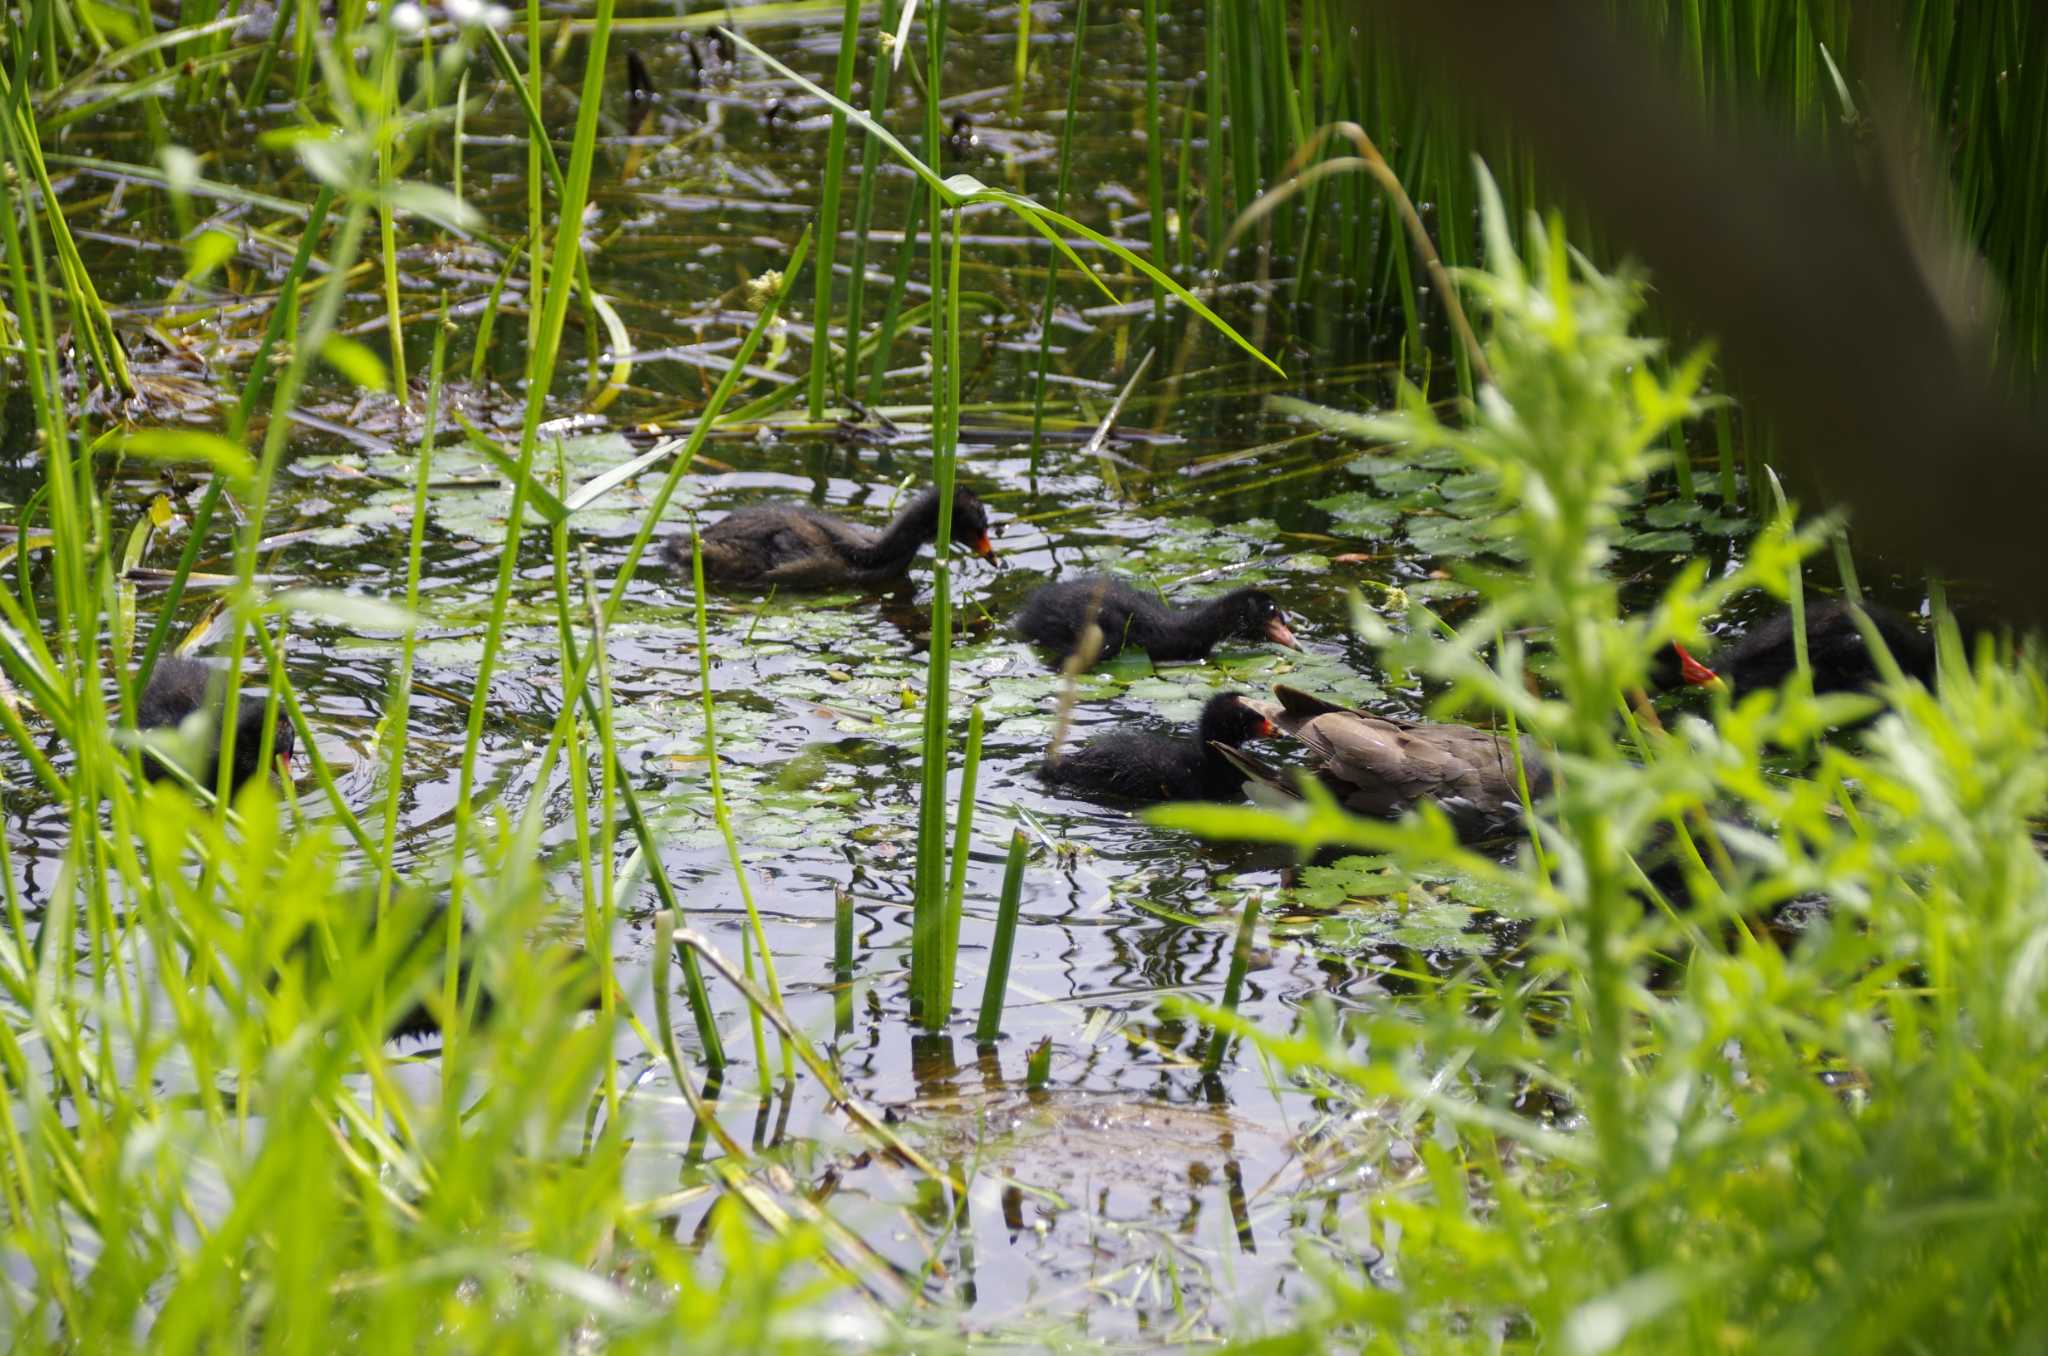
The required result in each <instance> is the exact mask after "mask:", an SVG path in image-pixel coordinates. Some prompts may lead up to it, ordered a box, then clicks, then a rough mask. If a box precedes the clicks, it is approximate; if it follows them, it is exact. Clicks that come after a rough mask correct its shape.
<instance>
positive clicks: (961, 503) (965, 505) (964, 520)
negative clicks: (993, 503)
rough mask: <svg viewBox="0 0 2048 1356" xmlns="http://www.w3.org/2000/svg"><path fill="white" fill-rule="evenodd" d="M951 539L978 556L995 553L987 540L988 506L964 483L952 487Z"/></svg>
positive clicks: (994, 549)
mask: <svg viewBox="0 0 2048 1356" xmlns="http://www.w3.org/2000/svg"><path fill="white" fill-rule="evenodd" d="M953 540H954V541H956V542H958V543H959V544H960V545H962V546H964V547H966V548H967V549H968V550H970V551H972V552H974V554H976V555H978V556H987V557H991V558H992V557H994V555H995V553H996V548H995V547H993V546H991V545H989V540H988V506H987V505H985V504H983V503H982V502H981V496H980V495H978V494H976V493H975V492H974V491H973V490H970V489H968V488H967V487H966V486H965V485H955V486H954V487H953Z"/></svg>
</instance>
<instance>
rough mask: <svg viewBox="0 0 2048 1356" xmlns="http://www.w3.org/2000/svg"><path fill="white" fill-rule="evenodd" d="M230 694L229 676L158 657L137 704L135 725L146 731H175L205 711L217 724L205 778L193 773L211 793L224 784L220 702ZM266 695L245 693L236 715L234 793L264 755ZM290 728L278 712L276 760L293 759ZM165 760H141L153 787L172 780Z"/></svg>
mask: <svg viewBox="0 0 2048 1356" xmlns="http://www.w3.org/2000/svg"><path fill="white" fill-rule="evenodd" d="M226 691H227V676H226V675H225V674H223V673H221V672H220V671H218V670H216V669H214V668H213V667H211V666H210V665H207V664H203V663H201V662H200V661H198V660H196V659H187V658H185V657H184V656H182V655H174V654H166V655H160V656H158V658H157V661H156V667H155V668H154V669H153V670H151V671H150V675H149V685H148V686H146V687H145V688H143V690H142V694H141V695H140V696H139V697H138V698H137V699H136V703H135V723H136V725H137V726H138V727H139V728H141V729H144V730H165V729H170V730H175V729H177V728H178V727H179V726H181V725H183V724H184V723H185V721H186V719H187V718H188V717H190V716H192V715H193V714H194V713H196V712H198V711H200V710H202V709H204V710H206V711H207V712H209V713H210V714H211V716H212V720H213V732H212V734H211V735H210V736H209V743H208V746H207V763H206V769H205V775H204V776H199V775H197V772H196V771H195V774H194V779H195V780H196V781H198V783H199V784H200V785H201V786H204V787H207V788H209V789H211V788H213V787H215V786H218V785H219V784H220V743H221V740H220V736H221V722H220V712H221V702H222V698H223V697H224V696H225V695H226ZM264 705H265V698H264V694H263V693H262V692H260V691H258V692H249V691H246V690H245V691H244V692H243V693H242V700H241V703H240V705H239V706H238V707H237V708H236V713H235V765H234V777H235V780H234V789H236V790H240V789H241V787H242V784H243V783H244V782H246V781H248V780H249V779H250V778H251V777H253V776H255V775H256V773H257V770H258V769H257V759H259V758H261V757H262V755H263V708H264ZM292 745H293V735H292V723H291V721H290V720H289V719H288V718H287V717H286V716H285V713H284V709H283V707H281V706H280V707H279V708H278V712H277V725H276V728H275V732H274V734H273V735H272V743H271V750H272V754H273V756H274V757H276V758H277V759H279V760H280V761H285V762H288V761H289V760H290V759H291V756H292ZM160 757H161V755H159V754H157V753H155V752H151V753H150V754H148V755H146V756H145V757H144V758H143V760H142V771H143V775H144V776H146V777H148V778H149V780H151V781H156V780H157V779H158V778H160V777H163V776H166V775H168V771H169V770H168V769H167V768H166V767H165V766H164V764H163V763H162V762H161V761H160Z"/></svg>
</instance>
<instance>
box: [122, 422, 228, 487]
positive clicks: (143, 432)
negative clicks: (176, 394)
mask: <svg viewBox="0 0 2048 1356" xmlns="http://www.w3.org/2000/svg"><path fill="white" fill-rule="evenodd" d="M101 446H102V447H107V446H111V448H112V449H113V450H115V451H118V452H120V453H121V454H122V455H124V456H130V457H147V458H149V459H150V460H151V461H196V462H200V463H203V464H204V465H207V466H211V467H212V468H213V469H214V470H216V471H218V472H220V473H221V474H222V475H224V476H228V477H231V478H233V479H236V480H246V479H248V478H249V477H250V476H252V475H254V474H255V473H256V464H255V463H254V462H252V461H250V460H249V454H248V453H247V452H245V451H243V450H242V449H241V448H240V447H238V446H237V445H235V444H234V443H231V442H229V441H228V440H227V439H226V438H223V437H221V436H220V435H219V434H218V433H208V432H206V431H205V430H204V429H196V428H144V429H136V430H135V431H133V432H132V433H114V434H110V435H108V437H107V438H106V439H104V440H103V441H102V443H101Z"/></svg>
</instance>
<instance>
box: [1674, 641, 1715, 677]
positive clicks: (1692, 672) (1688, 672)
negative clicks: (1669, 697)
mask: <svg viewBox="0 0 2048 1356" xmlns="http://www.w3.org/2000/svg"><path fill="white" fill-rule="evenodd" d="M1671 648H1672V649H1673V650H1676V651H1677V652H1678V676H1679V677H1681V678H1683V679H1685V681H1686V682H1688V683H1691V684H1692V685H1693V686H1694V687H1718V686H1719V685H1720V682H1721V675H1720V674H1718V673H1716V672H1714V671H1713V670H1712V669H1710V668H1708V667H1707V666H1706V665H1705V664H1702V663H1700V661H1699V660H1697V659H1694V658H1693V657H1692V656H1691V655H1689V654H1687V653H1686V652H1685V647H1684V646H1683V645H1680V644H1679V643H1678V642H1677V641H1675V640H1674V641H1672V642H1671Z"/></svg>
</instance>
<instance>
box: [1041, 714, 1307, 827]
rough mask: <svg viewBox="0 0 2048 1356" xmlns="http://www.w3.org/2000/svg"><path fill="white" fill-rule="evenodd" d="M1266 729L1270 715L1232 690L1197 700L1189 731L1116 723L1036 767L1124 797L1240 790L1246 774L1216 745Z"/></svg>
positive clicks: (1081, 787)
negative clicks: (1197, 717)
mask: <svg viewBox="0 0 2048 1356" xmlns="http://www.w3.org/2000/svg"><path fill="white" fill-rule="evenodd" d="M1272 733H1273V722H1272V721H1270V720H1268V719H1267V718H1266V716H1265V714H1264V713H1263V712H1261V711H1259V710H1258V709H1256V708H1255V707H1253V706H1251V705H1250V704H1249V703H1247V702H1246V701H1245V700H1244V698H1242V697H1240V696H1238V695H1237V694H1236V693H1234V692H1221V693H1218V694H1217V695H1216V696H1214V697H1211V698H1210V699H1209V701H1208V703H1207V704H1206V705H1204V706H1203V707H1202V718H1201V721H1200V723H1199V724H1198V725H1197V726H1196V728H1195V732H1194V733H1193V734H1192V735H1165V734H1150V733H1145V732H1141V731H1135V730H1120V731H1117V732H1116V733H1114V734H1106V735H1101V736H1098V737H1097V738H1094V739H1091V740H1089V741H1088V742H1087V743H1086V744H1083V745H1081V746H1080V747H1079V748H1077V749H1073V750H1070V751H1068V752H1067V753H1064V754H1061V755H1059V756H1058V757H1055V758H1050V759H1047V760H1046V763H1045V766H1044V767H1043V768H1042V769H1041V770H1040V775H1042V776H1043V777H1044V778H1045V780H1046V781H1048V782H1050V783H1052V784H1053V785H1054V786H1061V787H1067V788H1070V789H1072V790H1075V791H1081V792H1087V793H1091V794H1095V795H1110V796H1123V797H1127V798H1129V799H1131V800H1218V801H1231V800H1241V799H1243V798H1244V782H1245V774H1244V773H1243V772H1241V771H1239V770H1238V768H1237V767H1236V766H1234V765H1233V764H1232V763H1231V761H1230V760H1229V759H1228V758H1226V757H1225V756H1224V755H1223V754H1222V753H1220V752H1218V746H1219V745H1222V746H1226V747H1230V748H1235V747H1237V746H1238V745H1239V744H1242V743H1244V742H1245V741H1246V740H1248V739H1258V738H1261V737H1263V736H1266V735H1270V734H1272Z"/></svg>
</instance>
